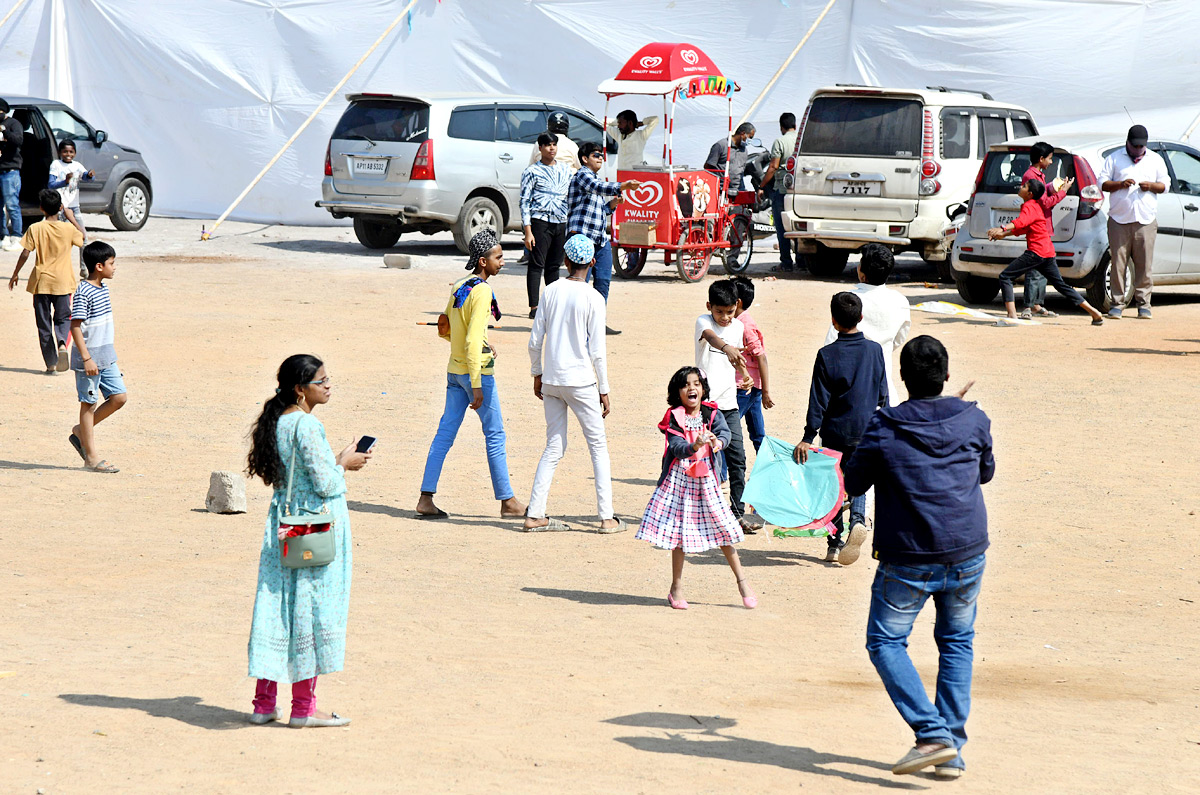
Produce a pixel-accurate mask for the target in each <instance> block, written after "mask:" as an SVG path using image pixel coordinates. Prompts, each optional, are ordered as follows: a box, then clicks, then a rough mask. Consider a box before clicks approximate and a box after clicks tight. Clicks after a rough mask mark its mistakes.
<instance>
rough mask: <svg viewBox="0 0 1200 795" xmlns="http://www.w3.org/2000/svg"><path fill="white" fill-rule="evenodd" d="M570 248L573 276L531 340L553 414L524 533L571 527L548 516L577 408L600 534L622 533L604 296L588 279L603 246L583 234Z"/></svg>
mask: <svg viewBox="0 0 1200 795" xmlns="http://www.w3.org/2000/svg"><path fill="white" fill-rule="evenodd" d="M563 250H564V253H565V254H566V261H567V269H568V275H567V278H565V279H559V280H557V281H555V282H552V283H551V284H549V285H547V286H546V289H545V291H543V293H542V302H541V304H540V305H539V306H538V311H537V316H536V317H535V318H534V320H533V331H532V333H530V335H529V359H530V361H531V362H532V364H533V367H532V368H531V370H530V372H531V373H532V374H533V394H534V395H536V396H537V397H538V399H539V400H541V401H542V404H543V408H544V409H545V412H546V449H545V451H544V452H543V453H542V459H541V460H540V461H539V462H538V466H537V472H536V473H535V474H534V476H533V493H532V494H531V495H530V497H529V509H528V510H527V511H526V513H525V517H526V518H525V530H526V531H527V532H534V531H546V530H570V529H571V528H570V527H569V526H568V525H567V524H565V523H564V522H562V521H560V520H558V519H551V518H549V517H547V516H546V501H547V498H548V497H549V495H550V483H551V481H553V480H554V470H555V469H556V468H557V467H558V462H559V461H561V460H562V457H563V452H564V451H566V449H567V410H568V409H570V410H571V411H572V412H574V414H575V418H576V419H577V420H579V426H580V428H582V429H583V438H584V439H586V440H587V446H588V451H589V452H590V453H591V455H592V474H593V475H594V476H595V479H596V510H597V512H598V514H599V516H600V532H601V533H619V532H621V531H622V530H624V529H625V522H624V521H622V520H620V519H617V518H616V517H615V516H614V515H613V507H612V475H611V468H610V464H609V460H608V440H607V438H606V436H605V433H604V418H605V417H607V416H608V412H609V402H608V367H607V366H606V365H605V361H604V356H605V351H604V297H603V296H601V295H600V293H598V292H597V291H596V290H594V289H593V288H592V286H591V285H590V284H588V283H587V282H586V281H585V279H586V277H587V271H588V268H590V267H591V266H592V264H593V263H594V262H595V261H596V247H595V244H593V243H592V241H591V239H590V238H588V236H587V235H582V234H578V235H572V236H571V237H570V238H569V239H568V240H567V242H566V244H565V245H564V247H563ZM543 360H544V361H543Z"/></svg>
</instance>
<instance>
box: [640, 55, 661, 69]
mask: <svg viewBox="0 0 1200 795" xmlns="http://www.w3.org/2000/svg"><path fill="white" fill-rule="evenodd" d="M638 63H640V64H641V65H642V68H643V69H647V70H649V69H654V68H656V67H658V66H660V65H661V64H662V58H659V57H658V56H657V55H647V56H645V57H643V58H642V60H640V61H638Z"/></svg>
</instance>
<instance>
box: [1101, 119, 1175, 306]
mask: <svg viewBox="0 0 1200 795" xmlns="http://www.w3.org/2000/svg"><path fill="white" fill-rule="evenodd" d="M1148 139H1149V135H1148V134H1147V132H1146V128H1145V127H1143V126H1142V125H1140V124H1135V125H1133V126H1132V127H1130V128H1129V134H1128V135H1127V136H1126V139H1125V146H1123V147H1122V148H1120V149H1118V150H1117V151H1115V152H1113V153H1112V154H1111V155H1109V156H1108V157H1107V158H1105V160H1104V165H1103V166H1101V168H1100V189H1101V190H1103V191H1107V192H1108V193H1109V194H1110V195H1109V198H1108V250H1109V252H1110V254H1111V256H1112V270H1111V274H1112V281H1111V284H1112V308H1111V309H1109V310H1108V316H1109V317H1110V318H1112V319H1113V320H1120V319H1121V312H1122V311H1123V310H1124V309H1125V304H1124V301H1125V267H1126V265H1127V264H1128V262H1129V258H1130V257H1133V303H1134V305H1136V306H1137V308H1138V314H1137V316H1138V317H1139V318H1141V319H1142V320H1149V319H1150V317H1151V314H1150V292H1151V290H1153V289H1154V277H1153V276H1152V274H1151V268H1152V267H1153V265H1154V239H1155V237H1157V235H1158V220H1157V217H1158V194H1160V193H1166V190H1167V185H1169V184H1170V179H1171V178H1170V176H1169V175H1168V173H1167V164H1166V163H1165V162H1163V159H1162V156H1161V155H1159V154H1158V153H1157V152H1152V151H1150V150H1149V149H1147V148H1146V143H1147V141H1148Z"/></svg>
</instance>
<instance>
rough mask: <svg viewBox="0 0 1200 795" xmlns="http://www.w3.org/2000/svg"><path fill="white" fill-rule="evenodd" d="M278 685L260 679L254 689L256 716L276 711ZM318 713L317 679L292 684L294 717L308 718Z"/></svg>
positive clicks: (268, 680)
mask: <svg viewBox="0 0 1200 795" xmlns="http://www.w3.org/2000/svg"><path fill="white" fill-rule="evenodd" d="M277 691H278V685H277V684H276V683H275V682H272V681H271V680H270V679H259V680H258V686H257V687H255V688H254V714H256V715H270V714H271V713H272V712H274V711H275V694H276V692H277ZM316 711H317V677H315V676H314V677H313V678H312V679H305V680H304V681H302V682H293V683H292V717H293V718H307V717H310V716H311V715H312V714H313V713H314V712H316Z"/></svg>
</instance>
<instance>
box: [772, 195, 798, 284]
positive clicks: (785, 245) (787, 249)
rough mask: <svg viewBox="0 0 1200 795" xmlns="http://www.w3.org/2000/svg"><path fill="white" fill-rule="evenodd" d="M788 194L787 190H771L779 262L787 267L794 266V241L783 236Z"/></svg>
mask: <svg viewBox="0 0 1200 795" xmlns="http://www.w3.org/2000/svg"><path fill="white" fill-rule="evenodd" d="M786 196H787V194H786V192H785V193H780V192H779V191H777V190H774V189H772V190H771V216H772V217H773V218H774V219H775V239H776V240H778V241H779V264H780V265H782V266H783V267H785V268H794V267H795V265H794V264H793V262H792V242H791V241H790V240H788V239H787V238H786V237H784V236H783V232H784V229H783V200H784V198H785V197H786Z"/></svg>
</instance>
